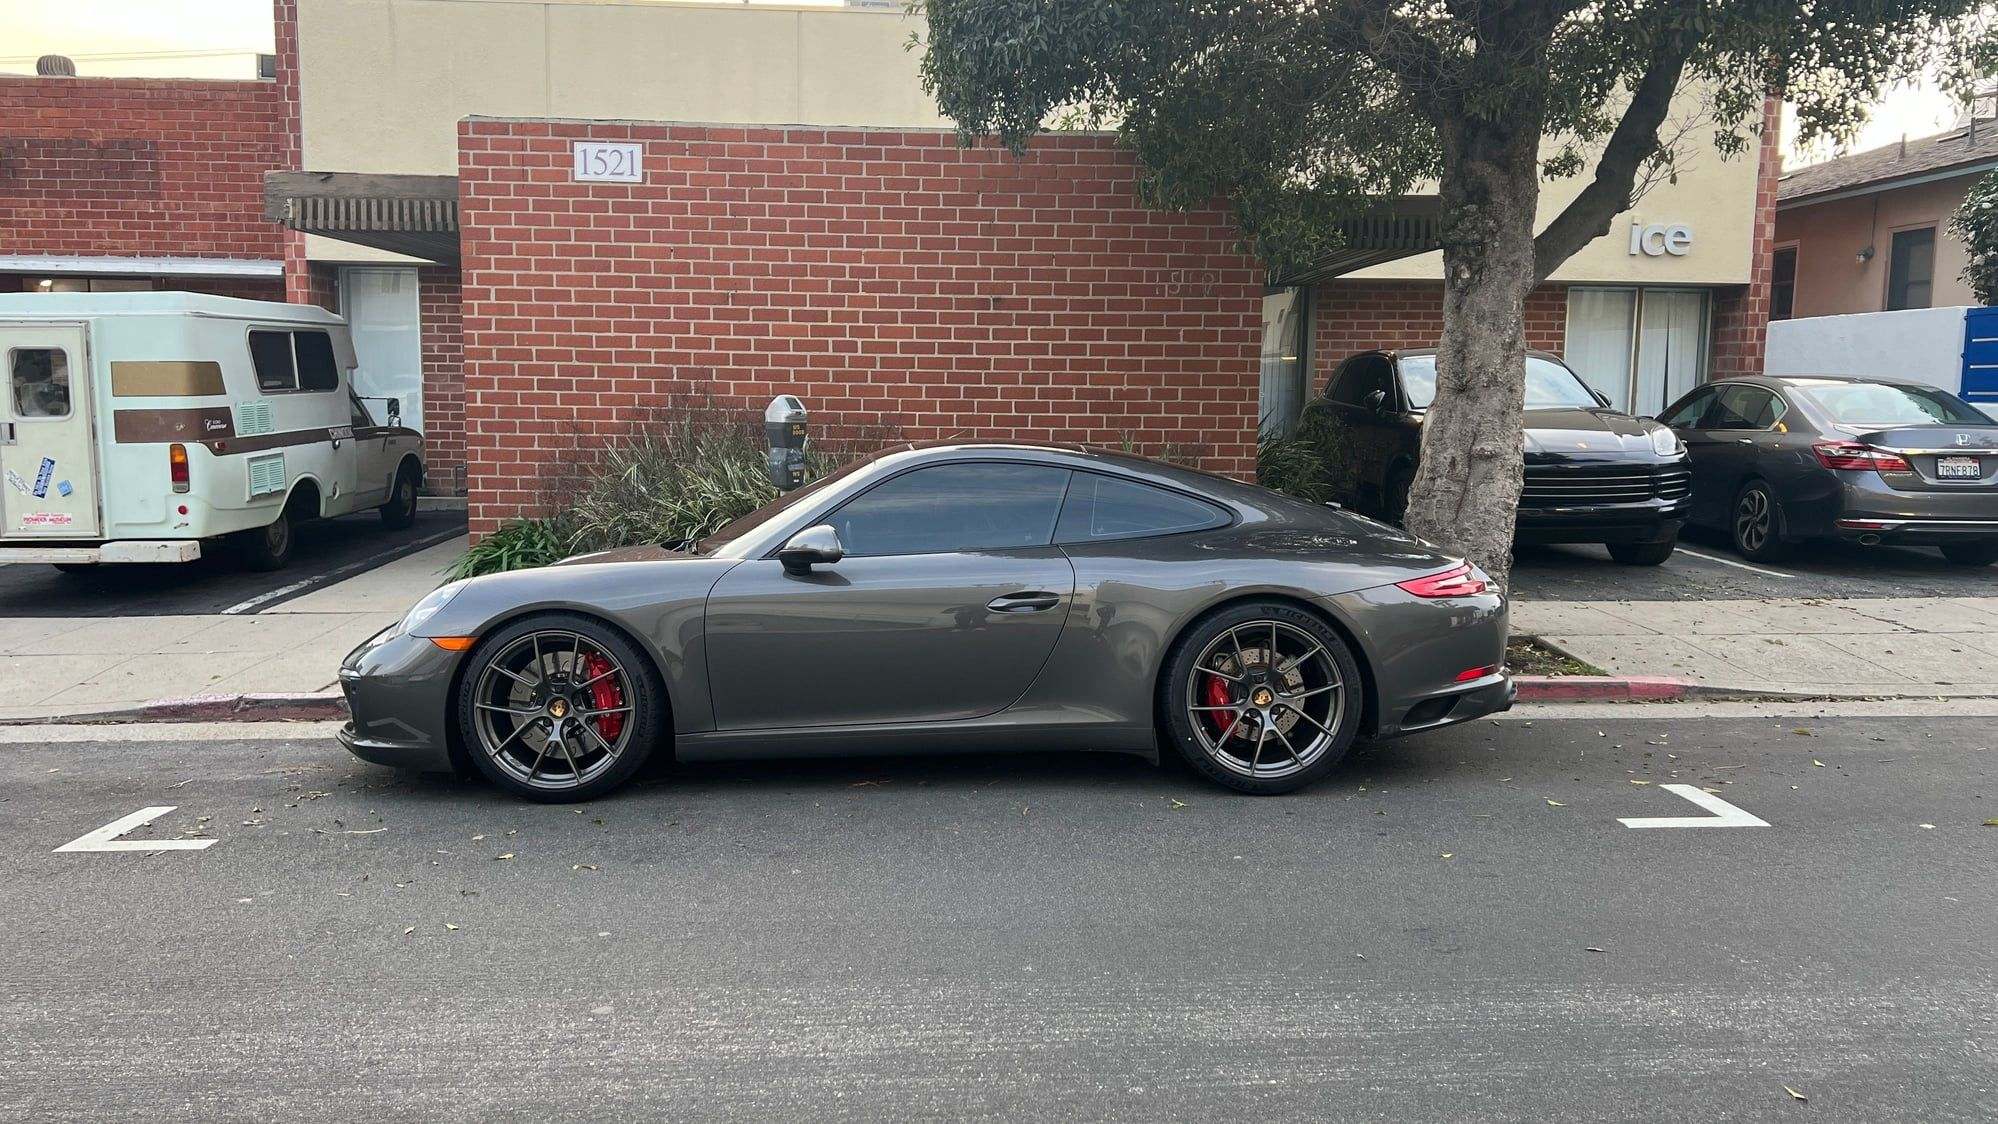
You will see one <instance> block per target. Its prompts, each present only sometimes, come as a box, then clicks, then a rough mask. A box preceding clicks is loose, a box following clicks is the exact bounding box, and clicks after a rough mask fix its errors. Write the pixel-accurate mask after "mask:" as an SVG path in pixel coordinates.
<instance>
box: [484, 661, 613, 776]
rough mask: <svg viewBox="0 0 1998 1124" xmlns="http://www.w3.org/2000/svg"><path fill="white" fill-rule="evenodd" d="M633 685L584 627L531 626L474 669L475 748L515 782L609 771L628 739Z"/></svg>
mask: <svg viewBox="0 0 1998 1124" xmlns="http://www.w3.org/2000/svg"><path fill="white" fill-rule="evenodd" d="M632 686H633V684H632V680H631V676H630V674H629V673H628V672H627V671H626V670H625V668H624V666H623V665H622V664H620V663H618V661H617V657H616V656H614V655H612V654H611V653H610V652H609V651H607V650H606V649H604V648H603V647H602V646H601V645H599V644H597V643H596V642H595V641H593V640H591V639H590V638H589V637H587V636H585V635H583V634H582V633H580V632H575V631H572V630H569V629H543V630H540V631H537V632H530V633H528V634H527V635H525V636H521V637H519V638H517V639H515V640H514V641H513V642H512V643H509V644H508V645H507V646H506V647H504V648H502V649H500V651H498V652H496V653H494V655H493V658H492V659H490V660H488V661H486V665H485V670H483V671H481V672H480V673H479V681H478V684H477V686H476V688H475V690H474V694H473V696H472V712H473V723H472V725H473V727H474V731H473V732H474V734H475V735H476V736H477V738H478V742H479V749H480V751H481V752H483V753H485V755H486V756H487V758H488V759H490V760H491V761H492V762H493V763H494V764H495V765H497V766H499V768H500V769H502V770H503V771H505V772H506V773H507V775H509V776H510V777H512V778H513V779H514V780H517V781H519V782H520V783H522V784H525V785H528V786H530V787H533V788H542V789H564V788H577V787H580V786H582V785H585V784H588V783H589V782H590V781H592V780H594V779H595V778H597V777H598V776H601V775H602V774H603V773H604V772H605V771H606V770H608V769H610V768H611V766H612V765H614V764H615V763H616V762H617V760H618V758H619V757H620V756H622V755H623V754H624V751H625V749H626V747H628V746H629V745H630V744H631V734H632V728H633V727H634V726H635V725H636V722H635V719H636V718H637V715H636V714H635V713H634V711H633V709H632V697H633V696H632ZM606 731H608V732H606Z"/></svg>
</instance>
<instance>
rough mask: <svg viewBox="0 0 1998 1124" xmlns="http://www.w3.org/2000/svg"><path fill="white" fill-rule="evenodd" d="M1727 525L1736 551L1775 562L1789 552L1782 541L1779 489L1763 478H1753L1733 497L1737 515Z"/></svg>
mask: <svg viewBox="0 0 1998 1124" xmlns="http://www.w3.org/2000/svg"><path fill="white" fill-rule="evenodd" d="M1728 528H1729V530H1730V531H1731V532H1732V534H1733V537H1734V550H1735V553H1736V554H1739V555H1741V556H1742V557H1743V558H1746V559H1748V560H1749V561H1751V562H1774V561H1777V560H1778V559H1780V558H1782V557H1783V555H1785V554H1786V553H1788V544H1786V543H1785V542H1784V541H1783V535H1782V530H1783V525H1782V513H1781V512H1779V511H1778V510H1777V509H1776V493H1774V492H1772V491H1770V490H1769V485H1767V484H1764V483H1763V482H1762V481H1760V480H1750V481H1749V482H1748V484H1747V485H1746V486H1745V487H1743V488H1742V489H1741V491H1740V492H1738V493H1736V495H1735V497H1734V517H1733V518H1732V519H1731V520H1729V522H1728Z"/></svg>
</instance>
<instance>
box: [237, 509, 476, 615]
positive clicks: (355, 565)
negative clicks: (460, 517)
mask: <svg viewBox="0 0 1998 1124" xmlns="http://www.w3.org/2000/svg"><path fill="white" fill-rule="evenodd" d="M464 533H465V532H464V529H463V528H461V527H453V528H451V529H450V530H448V531H439V532H438V533H436V534H434V535H429V536H426V537H424V538H421V539H418V540H416V541H415V542H413V543H404V544H402V545H401V546H396V547H392V548H390V549H388V550H384V551H381V552H379V553H376V554H370V555H368V556H367V557H366V558H362V559H359V560H358V561H354V562H349V563H347V564H346V565H345V566H340V567H338V568H336V569H332V570H328V571H326V572H325V573H323V574H318V575H316V576H314V577H309V578H306V579H305V580H304V581H295V582H292V583H291V584H290V585H281V586H279V587H277V588H276V589H273V590H271V591H269V592H267V593H259V594H257V595H256V596H255V597H252V598H250V599H249V600H248V601H238V602H237V603H236V604H234V605H231V606H229V607H228V608H226V609H224V610H222V615H223V616H225V617H233V616H238V615H240V614H243V613H250V612H255V611H256V610H257V609H258V608H260V607H262V606H265V605H268V604H270V603H271V602H273V601H279V600H282V599H284V598H286V597H290V596H291V595H292V594H294V593H301V592H304V591H305V590H308V589H311V588H312V587H313V586H316V585H325V584H326V583H327V582H330V581H333V580H335V579H338V578H344V577H347V576H348V575H350V574H354V573H358V572H360V571H362V570H372V569H374V568H375V567H376V566H386V565H388V564H389V563H390V562H394V561H396V560H397V559H399V558H402V557H404V556H406V555H410V554H415V553H416V552H417V551H419V550H424V549H426V548H428V547H433V546H436V545H437V544H438V543H440V542H445V541H447V540H450V539H455V538H457V537H458V536H459V535H462V534H464Z"/></svg>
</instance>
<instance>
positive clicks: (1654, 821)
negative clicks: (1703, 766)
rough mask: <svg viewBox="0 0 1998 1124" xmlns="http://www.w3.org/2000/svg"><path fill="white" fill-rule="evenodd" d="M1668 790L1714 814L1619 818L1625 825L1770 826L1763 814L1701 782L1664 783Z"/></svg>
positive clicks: (1663, 787) (1664, 787)
mask: <svg viewBox="0 0 1998 1124" xmlns="http://www.w3.org/2000/svg"><path fill="white" fill-rule="evenodd" d="M1658 787H1659V788H1661V789H1664V790H1665V791H1666V792H1670V793H1673V794H1675V795H1678V796H1683V797H1685V798H1686V799H1688V800H1691V801H1692V802H1693V803H1695V804H1698V805H1699V806H1700V807H1702V808H1705V809H1706V810H1707V811H1709V812H1712V813H1713V815H1711V816H1650V817H1634V816H1624V817H1621V818H1619V819H1618V820H1617V822H1618V823H1620V824H1622V825H1623V826H1625V827H1768V826H1769V821H1768V820H1765V819H1763V818H1762V817H1760V816H1755V815H1750V814H1749V813H1747V812H1745V811H1742V810H1741V809H1740V808H1737V807H1735V806H1734V805H1732V804H1730V803H1728V802H1727V801H1725V800H1722V799H1721V798H1720V797H1718V796H1715V795H1714V794H1713V793H1711V792H1708V791H1706V790H1705V789H1703V788H1701V787H1699V786H1698V785H1691V784H1661V785H1659V786H1658Z"/></svg>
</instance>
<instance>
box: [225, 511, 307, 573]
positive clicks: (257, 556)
mask: <svg viewBox="0 0 1998 1124" xmlns="http://www.w3.org/2000/svg"><path fill="white" fill-rule="evenodd" d="M292 532H293V528H292V520H291V508H290V507H289V506H287V507H286V508H285V509H284V510H283V511H280V512H278V517H277V518H276V519H273V520H271V522H270V525H269V526H267V527H265V528H264V529H263V530H261V531H245V532H243V537H242V538H241V539H240V540H239V541H240V542H241V543H242V547H243V565H244V566H246V567H248V568H249V569H252V570H258V571H262V572H265V573H268V572H270V571H272V570H282V569H284V568H285V567H286V566H287V565H289V564H290V563H291V550H292V545H293V540H294V539H295V538H296V537H297V536H296V535H294V534H293V533H292Z"/></svg>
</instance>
